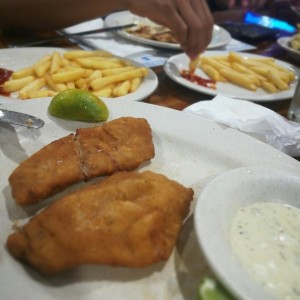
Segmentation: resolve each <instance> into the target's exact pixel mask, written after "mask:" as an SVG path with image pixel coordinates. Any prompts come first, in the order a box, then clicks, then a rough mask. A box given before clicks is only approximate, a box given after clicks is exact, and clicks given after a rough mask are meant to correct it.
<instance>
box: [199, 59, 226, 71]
mask: <svg viewBox="0 0 300 300" xmlns="http://www.w3.org/2000/svg"><path fill="white" fill-rule="evenodd" d="M201 62H202V63H203V64H207V65H210V66H212V67H213V68H214V69H216V70H219V69H223V68H226V67H225V66H224V65H223V64H222V63H220V62H219V61H218V60H214V59H213V58H212V57H208V56H205V57H202V58H201Z"/></svg>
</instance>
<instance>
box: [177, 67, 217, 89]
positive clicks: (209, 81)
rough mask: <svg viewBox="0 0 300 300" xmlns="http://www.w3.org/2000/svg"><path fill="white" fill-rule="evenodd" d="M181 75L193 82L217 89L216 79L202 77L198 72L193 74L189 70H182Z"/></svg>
mask: <svg viewBox="0 0 300 300" xmlns="http://www.w3.org/2000/svg"><path fill="white" fill-rule="evenodd" d="M180 75H181V76H182V77H183V78H184V79H186V80H188V81H191V82H193V83H196V84H198V85H201V86H204V87H208V88H211V89H216V81H215V80H213V79H205V78H203V77H200V76H198V75H196V74H191V73H190V72H189V71H188V70H182V71H181V72H180Z"/></svg>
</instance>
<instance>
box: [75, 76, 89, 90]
mask: <svg viewBox="0 0 300 300" xmlns="http://www.w3.org/2000/svg"><path fill="white" fill-rule="evenodd" d="M75 86H76V87H77V88H80V89H85V88H87V86H88V84H87V82H86V80H85V79H84V78H79V79H77V80H76V81H75Z"/></svg>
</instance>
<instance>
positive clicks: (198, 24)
mask: <svg viewBox="0 0 300 300" xmlns="http://www.w3.org/2000/svg"><path fill="white" fill-rule="evenodd" d="M127 1H128V3H127V4H128V5H127V7H128V8H129V10H130V11H131V12H133V13H134V14H137V15H139V16H142V17H147V18H149V19H150V20H152V21H154V22H156V23H158V24H161V25H163V26H166V27H168V28H169V29H170V30H171V31H172V32H173V34H174V35H175V36H176V38H177V40H178V42H179V43H180V45H181V47H182V49H183V51H184V52H186V54H187V55H188V56H189V57H190V58H191V59H195V58H196V57H197V56H198V55H199V53H201V52H203V51H205V49H206V47H207V45H208V44H209V43H210V41H211V37H212V30H213V17H212V15H211V13H210V10H209V8H208V6H207V4H206V1H205V0H147V1H138V0H127Z"/></svg>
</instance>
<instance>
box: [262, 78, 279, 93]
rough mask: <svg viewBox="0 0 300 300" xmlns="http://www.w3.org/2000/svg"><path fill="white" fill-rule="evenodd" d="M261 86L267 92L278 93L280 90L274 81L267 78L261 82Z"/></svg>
mask: <svg viewBox="0 0 300 300" xmlns="http://www.w3.org/2000/svg"><path fill="white" fill-rule="evenodd" d="M261 87H262V88H263V89H264V90H265V91H266V92H267V93H276V92H278V89H277V88H276V86H275V85H274V84H273V83H272V82H270V81H267V80H265V81H262V82H261Z"/></svg>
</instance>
